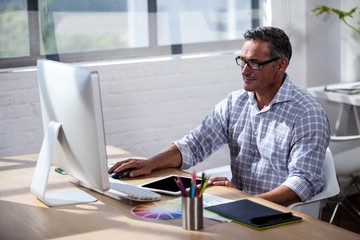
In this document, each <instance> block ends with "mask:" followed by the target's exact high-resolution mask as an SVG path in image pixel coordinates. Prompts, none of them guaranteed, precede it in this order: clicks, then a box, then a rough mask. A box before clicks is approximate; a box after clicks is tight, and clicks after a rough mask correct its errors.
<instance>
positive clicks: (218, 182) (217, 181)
mask: <svg viewBox="0 0 360 240" xmlns="http://www.w3.org/2000/svg"><path fill="white" fill-rule="evenodd" d="M209 181H210V182H211V184H213V185H215V186H227V187H232V184H231V182H230V181H229V179H227V178H226V177H210V179H209Z"/></svg>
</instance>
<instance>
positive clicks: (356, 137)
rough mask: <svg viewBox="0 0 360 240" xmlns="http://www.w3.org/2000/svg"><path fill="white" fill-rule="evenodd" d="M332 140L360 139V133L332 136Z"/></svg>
mask: <svg viewBox="0 0 360 240" xmlns="http://www.w3.org/2000/svg"><path fill="white" fill-rule="evenodd" d="M330 139H331V141H351V140H357V139H360V135H349V136H331V137H330Z"/></svg>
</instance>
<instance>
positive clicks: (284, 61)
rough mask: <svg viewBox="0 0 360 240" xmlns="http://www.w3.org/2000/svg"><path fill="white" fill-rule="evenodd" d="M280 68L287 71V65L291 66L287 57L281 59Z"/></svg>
mask: <svg viewBox="0 0 360 240" xmlns="http://www.w3.org/2000/svg"><path fill="white" fill-rule="evenodd" d="M278 66H279V69H278V70H281V71H283V72H285V70H286V69H287V67H288V66H289V59H287V58H286V57H283V58H281V59H280V60H279V65H278Z"/></svg>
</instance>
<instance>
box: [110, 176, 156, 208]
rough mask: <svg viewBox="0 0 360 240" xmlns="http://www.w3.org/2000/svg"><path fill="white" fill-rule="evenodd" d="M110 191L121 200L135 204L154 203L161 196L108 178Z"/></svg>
mask: <svg viewBox="0 0 360 240" xmlns="http://www.w3.org/2000/svg"><path fill="white" fill-rule="evenodd" d="M109 184H110V190H109V192H112V193H113V194H117V195H119V196H120V197H122V198H125V199H128V200H131V201H137V202H154V201H159V200H161V195H160V194H158V193H155V192H152V191H150V190H147V189H144V188H141V187H138V186H134V185H131V184H127V183H124V182H121V181H119V180H116V179H113V178H111V177H109Z"/></svg>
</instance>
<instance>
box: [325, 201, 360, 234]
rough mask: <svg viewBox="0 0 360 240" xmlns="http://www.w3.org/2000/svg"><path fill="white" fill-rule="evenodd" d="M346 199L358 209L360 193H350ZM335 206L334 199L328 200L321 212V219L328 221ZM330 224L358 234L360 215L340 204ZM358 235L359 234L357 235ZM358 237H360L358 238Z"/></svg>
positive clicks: (359, 230) (359, 206) (359, 207)
mask: <svg viewBox="0 0 360 240" xmlns="http://www.w3.org/2000/svg"><path fill="white" fill-rule="evenodd" d="M347 200H348V201H349V202H350V203H351V204H352V205H353V206H355V207H356V208H357V209H358V211H360V194H356V195H352V196H350V197H348V198H347ZM334 207H335V201H334V200H329V201H328V202H327V203H326V204H325V206H324V208H323V212H322V220H323V221H326V222H329V220H330V218H331V214H332V212H333V210H334ZM332 224H335V225H338V226H339V227H342V228H345V229H347V230H349V231H352V232H355V233H359V234H360V215H356V213H354V211H352V212H351V213H350V212H349V211H347V210H346V209H345V208H344V207H342V206H340V207H339V209H338V211H337V214H336V216H335V218H334V221H333V223H332ZM359 237H360V236H359ZM359 239H360V238H359Z"/></svg>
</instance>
